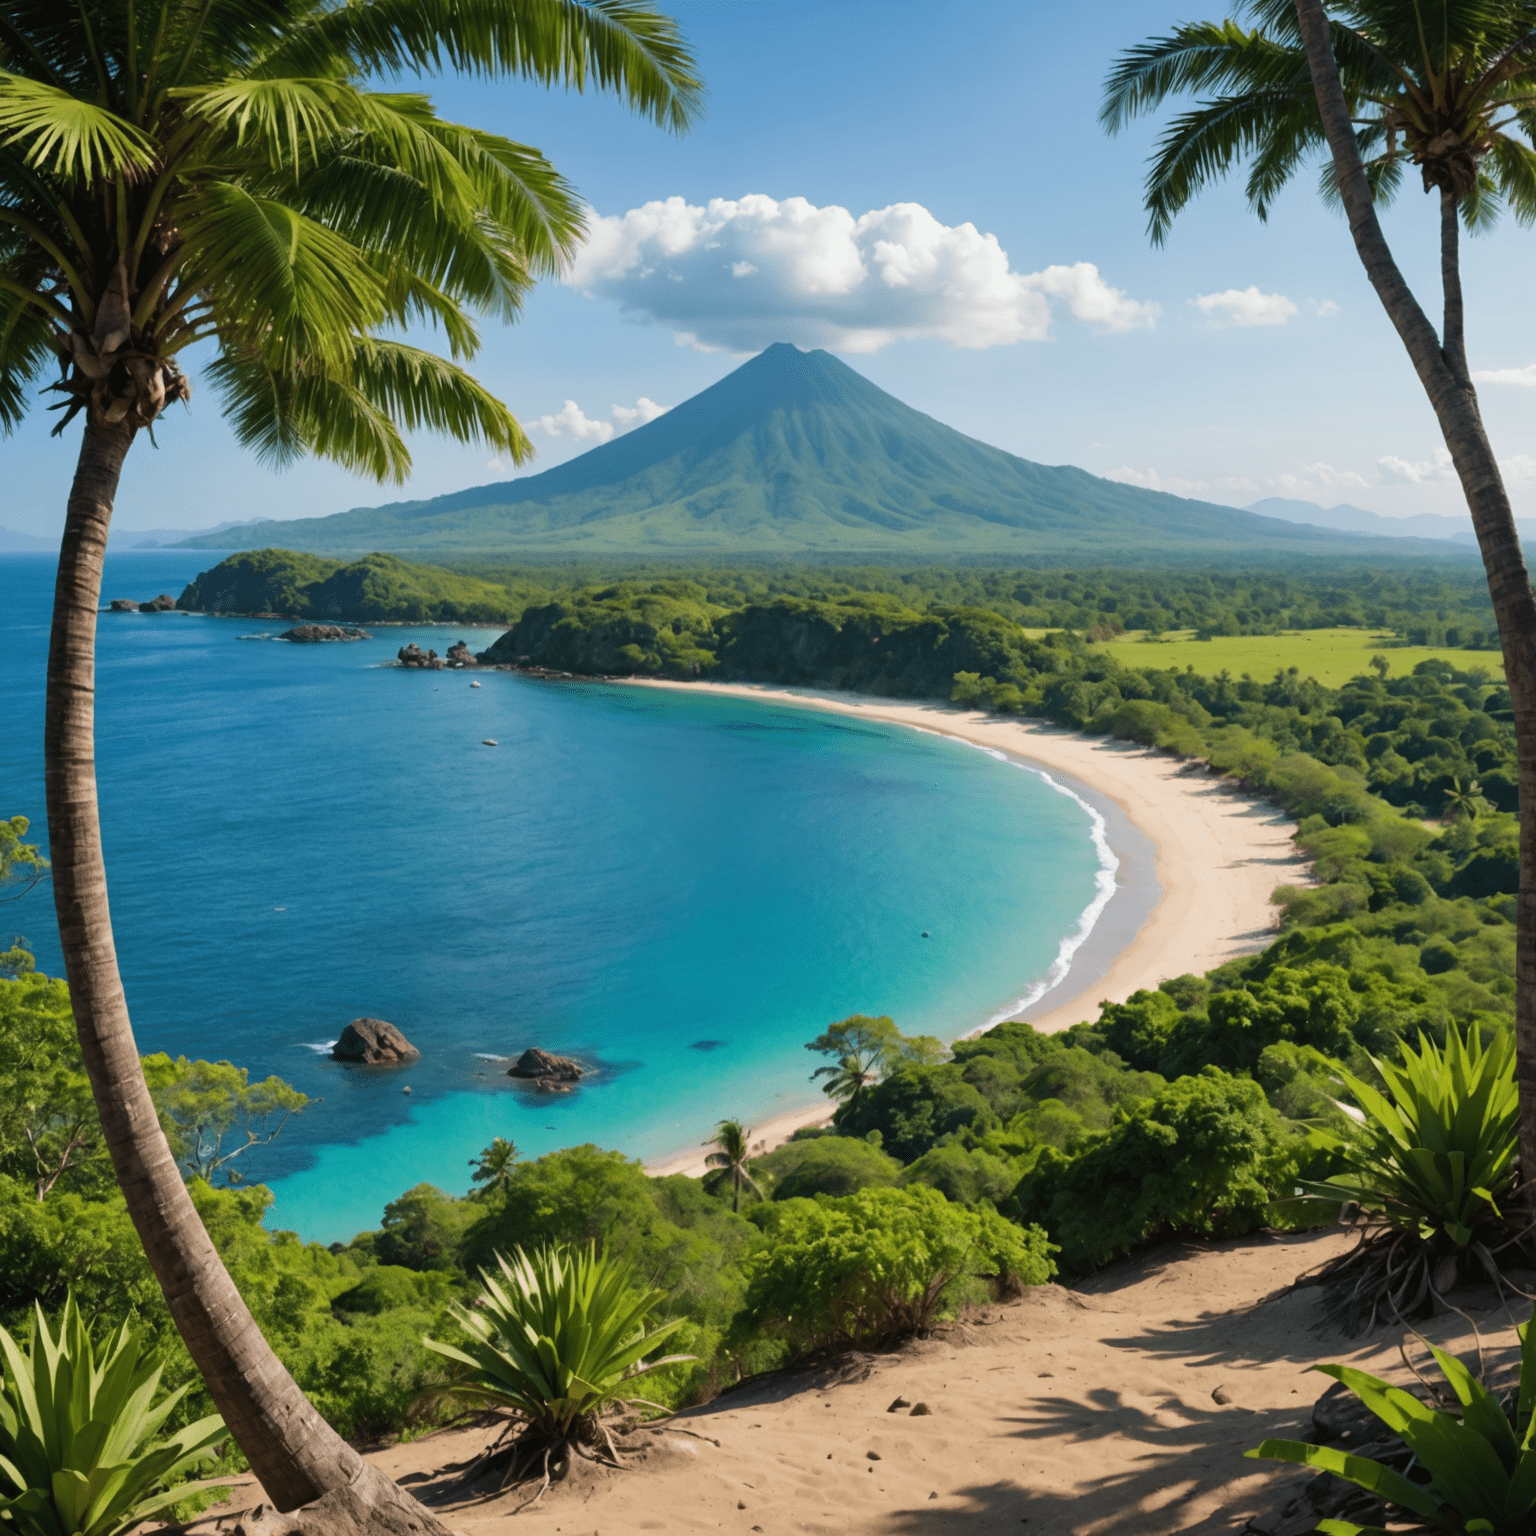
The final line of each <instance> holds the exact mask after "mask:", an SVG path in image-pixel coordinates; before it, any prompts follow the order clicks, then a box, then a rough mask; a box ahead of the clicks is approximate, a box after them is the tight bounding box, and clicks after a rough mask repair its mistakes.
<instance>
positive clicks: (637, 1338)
mask: <svg viewBox="0 0 1536 1536" xmlns="http://www.w3.org/2000/svg"><path fill="white" fill-rule="evenodd" d="M496 1264H497V1267H498V1269H499V1270H500V1271H501V1274H500V1278H499V1279H498V1278H497V1277H496V1276H493V1275H491V1274H489V1273H487V1272H486V1271H485V1270H481V1271H480V1278H481V1280H482V1281H483V1282H484V1285H485V1289H484V1291H483V1292H482V1293H481V1295H480V1296H479V1297H478V1298H477V1300H476V1302H475V1305H474V1307H473V1308H468V1307H461V1306H457V1305H455V1306H454V1307H453V1309H452V1311H453V1315H454V1318H455V1319H456V1321H457V1322H458V1323H459V1326H460V1327H462V1328H463V1330H464V1331H465V1333H467V1334H468V1335H469V1343H468V1344H467V1345H466V1347H465V1348H463V1349H459V1348H457V1347H456V1346H454V1345H452V1344H439V1343H438V1342H437V1341H436V1340H435V1339H427V1340H425V1341H424V1342H425V1343H426V1346H427V1348H428V1349H431V1350H435V1351H436V1352H437V1353H438V1354H440V1355H443V1356H446V1357H447V1358H448V1359H449V1360H452V1361H455V1362H456V1363H457V1364H458V1365H459V1366H460V1367H462V1373H461V1375H460V1376H459V1378H458V1379H457V1380H456V1381H455V1382H454V1383H453V1386H452V1388H451V1393H452V1395H453V1396H454V1397H456V1398H458V1399H459V1400H461V1401H463V1402H466V1403H471V1404H478V1405H482V1406H484V1407H488V1408H499V1409H503V1410H505V1411H507V1412H509V1413H511V1414H512V1415H513V1427H514V1430H515V1431H516V1434H515V1439H514V1441H513V1445H512V1454H511V1458H510V1465H509V1467H508V1469H507V1475H506V1478H505V1479H504V1482H505V1481H507V1480H513V1479H516V1478H517V1477H519V1476H520V1475H521V1474H522V1473H523V1472H524V1470H525V1469H526V1470H528V1471H530V1472H531V1470H532V1468H533V1467H534V1465H535V1464H536V1463H539V1464H541V1465H542V1474H543V1475H542V1483H541V1487H540V1493H542V1492H543V1489H544V1488H545V1487H547V1486H548V1485H549V1481H550V1476H551V1472H552V1471H553V1472H554V1474H555V1475H557V1476H559V1475H563V1474H564V1473H565V1472H567V1471H568V1470H569V1468H570V1465H571V1458H572V1457H573V1456H588V1458H589V1459H599V1458H593V1457H591V1456H590V1448H591V1447H595V1446H597V1445H599V1444H600V1443H601V1444H602V1445H603V1447H604V1448H605V1449H606V1451H607V1453H608V1459H609V1460H610V1461H612V1462H613V1463H617V1461H618V1454H617V1451H616V1450H615V1448H614V1445H613V1441H612V1438H611V1437H610V1436H609V1435H608V1434H607V1432H606V1431H605V1430H604V1429H603V1426H602V1417H603V1414H604V1412H605V1411H606V1410H609V1409H612V1408H614V1407H616V1406H618V1405H619V1404H620V1403H621V1402H622V1401H625V1400H626V1394H627V1389H628V1387H629V1385H630V1383H632V1382H633V1381H634V1380H635V1378H636V1377H638V1376H641V1375H643V1374H644V1373H645V1372H647V1371H653V1370H655V1369H656V1368H657V1367H658V1366H662V1365H672V1364H675V1363H677V1362H678V1361H682V1360H691V1359H692V1358H693V1356H692V1355H666V1356H663V1357H662V1358H660V1359H654V1360H646V1359H645V1358H644V1357H645V1356H646V1355H648V1354H650V1353H651V1351H652V1350H654V1349H656V1348H657V1347H658V1346H659V1345H660V1344H661V1343H662V1342H663V1340H665V1339H667V1338H669V1337H671V1335H672V1334H673V1333H674V1332H676V1330H677V1329H678V1328H680V1327H681V1326H682V1320H681V1319H674V1320H673V1321H672V1322H668V1323H663V1324H661V1326H660V1327H657V1328H652V1329H649V1330H647V1328H646V1320H647V1318H649V1317H650V1315H651V1314H652V1313H653V1312H654V1311H655V1310H656V1308H657V1306H658V1305H659V1304H660V1303H661V1302H662V1301H663V1300H664V1299H665V1296H666V1293H665V1292H664V1291H659V1290H647V1289H637V1288H636V1287H635V1285H634V1282H633V1270H632V1267H631V1266H630V1265H629V1264H626V1263H623V1262H621V1261H618V1260H615V1259H612V1258H610V1257H609V1256H608V1254H607V1253H600V1252H599V1251H598V1249H597V1246H596V1244H595V1243H579V1244H564V1243H552V1244H548V1245H546V1246H543V1247H540V1248H536V1249H534V1250H533V1251H532V1252H531V1253H527V1252H525V1251H524V1250H523V1249H521V1248H514V1249H513V1250H512V1255H511V1257H510V1258H508V1257H507V1256H506V1255H504V1254H501V1253H498V1254H497V1255H496ZM628 1401H632V1402H633V1401H639V1402H643V1401H644V1400H643V1399H628ZM646 1406H648V1407H652V1406H656V1405H654V1404H649V1403H647V1404H646Z"/></svg>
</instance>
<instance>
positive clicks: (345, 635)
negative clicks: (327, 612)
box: [277, 624, 373, 645]
mask: <svg viewBox="0 0 1536 1536" xmlns="http://www.w3.org/2000/svg"><path fill="white" fill-rule="evenodd" d="M277 638H278V639H279V640H292V641H293V642H294V643H295V644H296V645H317V644H319V642H320V641H322V640H371V639H373V636H372V635H370V634H369V633H368V631H367V630H366V629H358V628H357V627H356V626H355V625H352V624H296V625H295V626H294V627H293V628H292V629H285V630H284V631H283V632H282V634H280V635H279V636H278V637H277Z"/></svg>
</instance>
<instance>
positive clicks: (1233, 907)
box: [636, 681, 1306, 1174]
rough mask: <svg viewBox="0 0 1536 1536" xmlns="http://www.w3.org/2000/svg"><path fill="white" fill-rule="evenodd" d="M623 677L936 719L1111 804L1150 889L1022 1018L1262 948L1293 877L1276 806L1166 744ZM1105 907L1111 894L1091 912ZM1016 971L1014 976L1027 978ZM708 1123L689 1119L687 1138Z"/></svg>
mask: <svg viewBox="0 0 1536 1536" xmlns="http://www.w3.org/2000/svg"><path fill="white" fill-rule="evenodd" d="M636 686H640V687H649V688H678V689H688V690H692V691H697V690H699V689H707V690H709V691H710V692H715V693H723V694H730V695H734V696H736V697H740V698H755V699H764V700H772V701H777V702H780V703H785V704H795V705H798V706H801V707H807V708H814V709H824V710H828V711H831V712H833V713H837V714H844V715H852V716H855V717H857V718H859V719H864V720H879V721H886V722H889V723H892V724H896V725H905V726H911V727H915V728H917V729H920V730H926V731H935V732H938V733H940V734H942V735H946V736H954V737H956V738H958V739H959V740H961V741H967V742H971V743H973V744H975V745H977V746H981V747H989V748H992V749H993V750H995V751H1001V752H1006V753H1008V754H1009V755H1010V756H1013V757H1017V758H1019V759H1021V760H1023V761H1025V762H1028V763H1030V764H1031V765H1033V766H1035V767H1039V768H1044V769H1045V770H1046V771H1047V772H1050V773H1053V774H1057V775H1066V776H1069V777H1070V778H1071V779H1075V780H1077V781H1078V782H1079V783H1080V784H1082V785H1085V786H1087V787H1088V788H1089V789H1090V790H1093V791H1096V792H1097V793H1098V794H1100V795H1102V796H1104V797H1105V798H1106V799H1108V800H1110V801H1112V802H1113V803H1114V804H1115V805H1116V806H1118V807H1119V808H1120V810H1122V811H1123V812H1124V813H1125V815H1126V817H1127V818H1128V819H1129V820H1130V821H1131V823H1132V824H1133V825H1134V826H1135V827H1136V828H1137V829H1138V830H1139V831H1140V832H1141V833H1142V834H1144V836H1145V837H1146V838H1147V839H1148V840H1149V841H1150V843H1151V844H1152V847H1153V850H1154V872H1155V875H1156V880H1157V884H1158V886H1159V887H1160V888H1161V889H1160V894H1159V895H1158V897H1157V899H1156V901H1155V903H1154V904H1153V906H1152V908H1151V911H1150V913H1149V914H1148V916H1147V917H1146V920H1145V921H1144V922H1143V923H1142V924H1141V926H1140V928H1139V929H1137V931H1136V932H1135V933H1134V935H1133V936H1131V937H1130V938H1129V941H1128V942H1127V943H1126V944H1125V946H1124V947H1123V948H1121V949H1120V950H1119V952H1118V953H1117V954H1115V955H1113V956H1112V957H1106V958H1107V965H1106V964H1105V963H1104V962H1103V961H1101V962H1100V963H1098V964H1094V963H1092V960H1091V955H1090V947H1091V945H1092V940H1090V944H1089V946H1085V947H1084V950H1082V951H1080V952H1079V958H1078V961H1077V962H1075V963H1074V966H1073V969H1072V971H1069V972H1068V974H1067V978H1066V980H1065V981H1063V982H1062V983H1061V985H1060V986H1058V987H1057V988H1056V989H1055V990H1054V991H1052V992H1049V993H1047V994H1046V995H1045V996H1044V997H1043V998H1041V999H1040V1001H1039V1002H1038V1003H1037V1004H1035V1006H1034V1007H1032V1008H1029V1009H1026V1010H1025V1011H1024V1013H1023V1015H1022V1017H1024V1018H1026V1019H1028V1020H1029V1021H1030V1023H1032V1024H1033V1025H1034V1026H1035V1027H1036V1028H1037V1029H1041V1030H1044V1031H1047V1032H1054V1031H1056V1030H1060V1029H1066V1028H1068V1027H1069V1026H1071V1025H1073V1024H1076V1023H1078V1022H1079V1021H1080V1020H1082V1019H1085V1018H1091V1017H1092V1016H1093V1015H1094V1014H1095V1012H1096V1011H1097V1006H1096V1005H1097V1004H1098V1002H1099V1001H1100V1000H1106V1001H1109V1002H1123V1001H1124V1000H1125V999H1126V998H1128V997H1129V996H1130V995H1131V993H1133V992H1135V991H1137V990H1139V989H1140V988H1143V987H1155V986H1156V985H1157V984H1158V982H1160V981H1163V980H1165V979H1166V978H1168V977H1170V976H1181V975H1183V974H1184V973H1185V972H1188V971H1193V972H1196V973H1200V972H1203V971H1208V970H1211V969H1212V968H1213V967H1215V966H1218V965H1220V964H1222V962H1223V961H1226V960H1230V959H1233V958H1234V957H1236V956H1238V955H1245V954H1252V953H1254V952H1256V951H1257V950H1260V949H1262V948H1263V947H1264V946H1265V945H1266V944H1267V943H1268V942H1269V941H1270V940H1271V939H1272V938H1273V937H1274V928H1275V921H1276V912H1275V908H1274V906H1273V905H1272V904H1271V902H1270V899H1269V898H1270V895H1271V893H1272V892H1273V891H1274V888H1275V887H1276V886H1277V885H1281V884H1285V883H1292V884H1295V883H1300V882H1302V881H1303V880H1305V878H1306V865H1305V863H1304V861H1303V860H1302V859H1301V858H1300V856H1299V855H1298V854H1297V852H1296V848H1295V845H1294V844H1293V843H1292V841H1291V837H1292V834H1293V833H1294V831H1295V824H1294V823H1293V822H1291V821H1290V820H1289V819H1288V818H1287V817H1286V816H1285V815H1284V814H1283V813H1282V812H1280V811H1277V810H1276V808H1275V807H1274V806H1273V805H1271V804H1268V803H1267V802H1265V801H1261V800H1256V799H1255V798H1254V797H1252V796H1250V795H1247V794H1244V793H1243V792H1242V791H1241V790H1239V789H1237V788H1236V787H1235V786H1233V785H1231V784H1229V783H1227V782H1225V781H1223V780H1221V779H1219V778H1217V777H1215V776H1214V775H1212V774H1211V773H1210V772H1208V771H1207V770H1206V769H1204V768H1203V767H1200V766H1198V765H1192V764H1189V763H1187V762H1183V761H1181V760H1179V759H1176V758H1172V757H1169V756H1168V755H1167V754H1166V753H1162V752H1157V751H1154V750H1150V749H1148V748H1145V747H1138V746H1135V745H1132V744H1129V743H1126V742H1123V741H1112V740H1109V739H1108V738H1105V737H1099V736H1085V735H1082V734H1081V733H1080V732H1077V731H1068V730H1063V729H1061V728H1060V727H1057V726H1051V725H1045V724H1041V723H1040V722H1038V721H1030V720H1010V719H1003V718H1000V717H998V716H996V715H987V714H982V713H979V712H978V711H975V710H965V709H960V708H957V707H954V706H951V705H945V704H933V703H924V704H900V703H893V702H892V701H891V700H889V699H877V698H871V697H869V696H867V695H862V694H837V693H824V692H818V691H816V690H812V689H788V688H769V687H761V686H757V685H755V684H728V683H665V682H654V681H647V682H641V683H637V684H636ZM1113 907H1114V903H1113V902H1111V903H1110V908H1109V909H1108V910H1107V911H1106V914H1105V917H1104V918H1101V920H1100V921H1101V924H1102V923H1104V922H1106V921H1107V920H1108V918H1109V915H1110V912H1112V911H1113ZM1019 980H1020V985H1021V987H1022V986H1023V985H1024V984H1025V983H1026V982H1027V981H1028V978H1027V977H1020V978H1019ZM825 1117H826V1108H825V1106H824V1104H821V1105H818V1104H815V1103H814V1102H813V1101H812V1100H811V1098H810V1097H809V1095H808V1097H807V1102H806V1105H805V1106H804V1107H803V1108H800V1109H797V1110H794V1111H789V1112H786V1113H785V1114H782V1115H778V1116H776V1117H774V1119H772V1120H766V1121H763V1122H762V1123H761V1124H759V1125H757V1126H755V1127H754V1128H753V1130H754V1136H753V1140H754V1142H759V1141H760V1142H762V1144H763V1147H764V1150H768V1149H771V1148H772V1147H775V1146H777V1145H779V1143H780V1142H782V1141H784V1140H785V1139H786V1138H787V1137H789V1136H790V1135H791V1134H792V1133H793V1132H794V1131H795V1130H796V1129H797V1128H798V1127H800V1126H802V1125H812V1124H815V1123H817V1122H818V1121H820V1120H823V1119H824V1118H825ZM708 1132H709V1128H708V1127H707V1126H702V1125H701V1126H700V1128H699V1139H700V1140H702V1139H703V1137H704V1136H706V1135H707V1134H708ZM649 1171H650V1172H652V1173H694V1174H697V1173H702V1172H703V1162H702V1152H701V1150H700V1149H699V1148H698V1146H697V1143H695V1144H694V1145H692V1146H690V1147H685V1148H681V1149H679V1151H678V1152H677V1153H676V1154H674V1155H671V1156H668V1157H665V1158H660V1159H657V1160H656V1161H655V1162H653V1163H652V1164H651V1165H650V1169H649Z"/></svg>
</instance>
